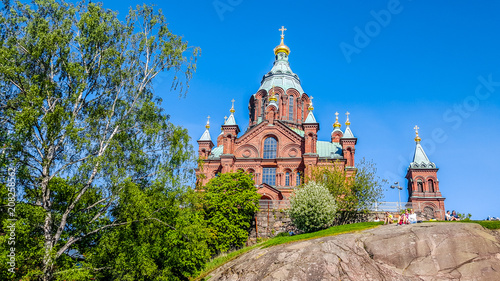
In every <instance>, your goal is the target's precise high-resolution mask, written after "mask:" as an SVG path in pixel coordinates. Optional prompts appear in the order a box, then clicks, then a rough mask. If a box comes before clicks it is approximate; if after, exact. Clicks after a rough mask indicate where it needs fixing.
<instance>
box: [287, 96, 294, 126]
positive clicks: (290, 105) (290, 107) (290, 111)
mask: <svg viewBox="0 0 500 281" xmlns="http://www.w3.org/2000/svg"><path fill="white" fill-rule="evenodd" d="M288 120H290V121H293V96H290V97H288Z"/></svg>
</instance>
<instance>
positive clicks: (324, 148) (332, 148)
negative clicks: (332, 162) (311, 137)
mask: <svg viewBox="0 0 500 281" xmlns="http://www.w3.org/2000/svg"><path fill="white" fill-rule="evenodd" d="M316 152H317V153H318V156H319V157H320V158H332V159H342V158H343V157H342V146H340V144H338V143H331V142H328V141H316Z"/></svg>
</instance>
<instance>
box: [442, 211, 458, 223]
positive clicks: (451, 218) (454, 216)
mask: <svg viewBox="0 0 500 281" xmlns="http://www.w3.org/2000/svg"><path fill="white" fill-rule="evenodd" d="M444 219H445V220H447V221H459V220H460V217H459V216H458V215H457V213H456V212H455V210H453V212H452V213H451V214H450V211H449V210H448V211H446V215H445V216H444Z"/></svg>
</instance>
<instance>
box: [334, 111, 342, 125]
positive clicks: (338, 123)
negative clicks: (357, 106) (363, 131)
mask: <svg viewBox="0 0 500 281" xmlns="http://www.w3.org/2000/svg"><path fill="white" fill-rule="evenodd" d="M340 127H342V125H340V122H339V113H338V112H335V123H333V128H340Z"/></svg>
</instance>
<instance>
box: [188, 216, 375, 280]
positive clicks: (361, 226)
mask: <svg viewBox="0 0 500 281" xmlns="http://www.w3.org/2000/svg"><path fill="white" fill-rule="evenodd" d="M381 224H383V223H382V222H360V223H354V224H346V225H339V226H333V227H330V228H328V229H325V230H320V231H317V232H312V233H305V234H299V235H294V236H276V237H274V238H271V239H269V240H266V241H264V242H261V243H258V244H256V245H253V246H249V247H245V248H242V249H239V250H237V251H234V252H231V253H228V254H224V255H221V256H218V257H216V258H214V259H213V260H211V261H209V262H208V263H207V264H206V265H205V268H204V269H203V271H202V272H201V273H200V274H199V275H198V276H197V277H196V278H193V280H205V278H206V277H207V276H208V274H209V273H210V272H212V271H213V270H215V269H216V268H218V267H219V266H221V265H223V264H225V263H227V262H229V261H231V260H233V259H235V258H237V257H239V256H241V255H243V254H244V253H246V252H248V251H250V250H253V249H255V248H267V247H271V246H276V245H281V244H286V243H291V242H296V241H302V240H309V239H315V238H320V237H325V236H333V235H338V234H343V233H350V232H355V231H360V230H365V229H370V228H374V227H377V226H379V225H381Z"/></svg>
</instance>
